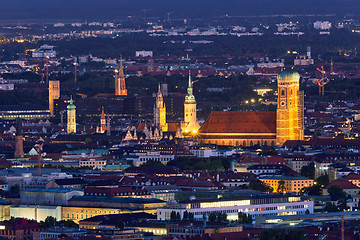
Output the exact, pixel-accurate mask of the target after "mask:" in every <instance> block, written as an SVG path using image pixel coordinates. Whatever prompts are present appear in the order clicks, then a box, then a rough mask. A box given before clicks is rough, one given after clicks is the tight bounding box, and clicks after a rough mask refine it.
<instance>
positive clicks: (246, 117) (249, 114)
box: [199, 70, 304, 147]
mask: <svg viewBox="0 0 360 240" xmlns="http://www.w3.org/2000/svg"><path fill="white" fill-rule="evenodd" d="M277 80H278V99H277V110H276V112H275V111H226V112H225V111H213V112H211V114H210V115H209V117H208V118H207V119H206V121H205V122H204V124H203V125H202V126H201V127H200V129H199V141H200V142H202V143H210V144H219V145H231V146H243V147H249V146H254V145H259V146H266V145H268V146H270V145H271V146H272V145H283V144H284V143H285V142H286V141H287V140H303V138H304V93H303V91H300V89H299V82H300V75H299V73H298V72H296V71H294V70H291V71H282V72H281V73H280V74H279V75H278V77H277Z"/></svg>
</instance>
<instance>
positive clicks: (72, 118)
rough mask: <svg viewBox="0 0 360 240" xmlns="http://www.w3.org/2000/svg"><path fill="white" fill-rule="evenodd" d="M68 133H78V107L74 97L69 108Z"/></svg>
mask: <svg viewBox="0 0 360 240" xmlns="http://www.w3.org/2000/svg"><path fill="white" fill-rule="evenodd" d="M67 133H76V106H75V105H74V101H73V100H72V97H71V99H70V103H69V105H68V106H67Z"/></svg>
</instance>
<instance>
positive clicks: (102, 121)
mask: <svg viewBox="0 0 360 240" xmlns="http://www.w3.org/2000/svg"><path fill="white" fill-rule="evenodd" d="M106 130H107V123H106V118H105V112H104V107H103V108H102V110H101V117H100V127H97V128H96V132H97V133H104V132H105V131H106Z"/></svg>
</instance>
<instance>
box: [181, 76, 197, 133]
mask: <svg viewBox="0 0 360 240" xmlns="http://www.w3.org/2000/svg"><path fill="white" fill-rule="evenodd" d="M199 127H200V126H199V123H198V122H197V121H196V101H195V96H194V93H193V82H192V80H191V72H190V71H189V82H188V87H187V94H186V96H185V101H184V124H183V127H182V128H183V132H184V133H190V132H192V133H197V131H198V129H199Z"/></svg>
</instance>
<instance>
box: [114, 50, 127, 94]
mask: <svg viewBox="0 0 360 240" xmlns="http://www.w3.org/2000/svg"><path fill="white" fill-rule="evenodd" d="M115 95H116V96H127V89H126V84H125V75H124V68H123V62H122V56H120V66H119V70H115Z"/></svg>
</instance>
